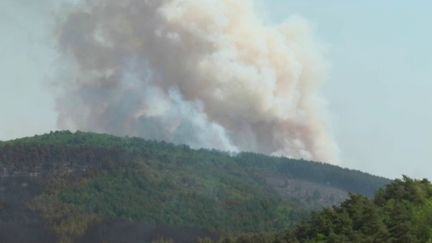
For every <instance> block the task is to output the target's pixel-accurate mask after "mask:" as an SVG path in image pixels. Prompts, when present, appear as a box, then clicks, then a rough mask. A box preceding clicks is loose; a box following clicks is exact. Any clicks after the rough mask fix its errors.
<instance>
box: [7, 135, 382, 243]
mask: <svg viewBox="0 0 432 243" xmlns="http://www.w3.org/2000/svg"><path fill="white" fill-rule="evenodd" d="M388 183H390V181H389V180H388V179H385V178H382V177H377V176H373V175H369V174H366V173H363V172H360V171H354V170H348V169H343V168H340V167H337V166H333V165H329V164H323V163H317V162H311V161H303V160H295V159H288V158H281V157H271V156H265V155H261V154H254V153H239V154H229V153H225V152H220V151H216V150H207V149H200V150H193V149H191V148H189V147H188V146H185V145H173V144H169V143H165V142H155V141H147V140H144V139H140V138H129V137H115V136H111V135H104V134H95V133H84V132H76V133H71V132H69V131H62V132H52V133H50V134H45V135H41V136H34V137H29V138H22V139H17V140H11V141H6V142H0V242H29V243H30V242H55V241H60V242H73V241H77V242H118V241H117V240H116V239H113V237H114V236H116V237H120V238H118V239H125V242H142V239H146V240H145V241H148V242H151V241H153V240H156V239H158V238H161V237H165V238H172V239H175V240H176V242H193V239H196V238H197V237H205V236H208V237H210V238H212V237H213V238H215V237H217V236H218V235H220V234H226V233H247V232H251V233H257V232H279V231H282V230H285V229H287V228H290V227H292V226H293V225H294V224H296V223H298V222H299V221H300V220H302V219H304V218H305V217H307V215H309V212H310V211H311V210H314V209H319V208H322V207H327V206H331V205H337V204H339V203H340V202H342V201H343V200H345V199H347V198H348V193H349V192H352V193H357V194H361V195H364V196H366V197H372V196H373V195H374V194H375V192H376V191H377V190H378V189H380V188H382V187H383V186H384V185H386V184H388ZM140 239H141V240H140ZM2 240H3V241H2Z"/></svg>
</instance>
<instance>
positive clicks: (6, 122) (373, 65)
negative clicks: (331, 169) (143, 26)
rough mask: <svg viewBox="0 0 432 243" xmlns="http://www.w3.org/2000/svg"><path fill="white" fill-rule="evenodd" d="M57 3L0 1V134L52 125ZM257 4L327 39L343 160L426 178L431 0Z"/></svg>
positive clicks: (431, 113)
mask: <svg viewBox="0 0 432 243" xmlns="http://www.w3.org/2000/svg"><path fill="white" fill-rule="evenodd" d="M63 1H65V0H63ZM69 1H70V0H69ZM59 2H60V1H54V0H40V1H34V0H2V1H0V72H1V79H0V112H1V113H0V114H1V116H0V140H6V139H10V138H15V137H21V136H28V135H33V134H35V133H44V132H47V131H49V130H54V129H56V126H55V123H56V114H55V112H54V102H53V97H52V95H51V93H52V92H51V90H50V89H48V88H47V87H46V86H47V84H46V82H47V80H48V81H49V80H50V79H52V78H54V76H55V70H57V69H58V67H57V63H56V52H55V51H54V50H53V49H52V48H51V46H52V38H51V37H50V35H51V27H52V26H51V21H52V20H53V19H52V18H51V17H50V16H51V14H50V12H51V10H52V7H53V5H54V4H56V5H58V3H59ZM256 2H257V3H258V4H259V6H260V8H259V9H260V11H261V13H260V14H262V15H263V16H264V18H266V21H267V22H269V23H278V22H280V21H282V20H283V19H286V18H287V17H289V16H292V15H293V14H295V15H300V16H302V17H304V18H306V19H307V20H309V22H310V23H311V24H312V25H313V26H314V28H315V30H316V31H315V33H316V37H317V38H318V39H319V40H321V42H322V43H323V45H324V46H325V47H326V49H327V54H326V57H327V59H328V60H329V62H330V63H331V66H332V69H331V73H330V77H329V80H328V81H327V83H326V84H325V85H324V87H323V96H324V97H325V98H326V99H327V100H328V102H329V109H330V113H331V119H332V126H333V132H334V136H335V138H336V140H337V143H338V144H339V146H340V149H341V161H342V162H341V165H342V166H344V167H350V168H355V169H361V170H364V171H367V172H371V173H374V174H379V175H384V176H388V177H392V178H393V177H397V176H400V175H401V174H407V175H410V176H415V177H429V178H432V176H430V173H429V171H432V163H431V162H432V128H431V125H430V124H432V109H429V105H430V104H432V95H430V92H432V47H431V43H432V30H431V27H430V24H431V23H432V15H431V14H430V9H432V2H430V1H419V0H418V1H405V0H381V1H372V0H368V1H346V0H327V1H323V0H265V1H264V0H256Z"/></svg>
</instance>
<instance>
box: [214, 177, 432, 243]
mask: <svg viewBox="0 0 432 243" xmlns="http://www.w3.org/2000/svg"><path fill="white" fill-rule="evenodd" d="M206 242H211V241H206ZM218 242H224V243H241V242H251V243H258V242H259V243H276V242H278V243H300V242H308V243H318V242H320V243H343V242H356V243H374V242H380V243H407V242H408V243H428V242H432V184H431V183H430V182H429V181H428V180H421V181H420V180H413V179H410V178H407V177H404V178H403V179H402V180H396V181H394V182H393V183H391V184H389V185H388V186H387V187H386V188H385V189H383V190H380V191H379V192H378V193H377V195H376V196H375V198H374V199H368V198H366V197H364V196H361V195H356V194H351V195H350V197H349V198H348V199H347V200H346V201H344V202H343V203H342V204H341V205H340V206H333V207H330V208H326V209H323V210H322V211H320V212H316V213H313V214H312V215H311V217H310V218H308V219H307V220H305V221H304V222H302V223H300V224H299V225H297V226H295V227H293V228H291V229H287V231H286V232H285V233H281V234H279V235H278V234H249V235H247V234H245V235H241V236H237V237H229V238H225V239H222V240H220V241H218Z"/></svg>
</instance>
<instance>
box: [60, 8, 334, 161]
mask: <svg viewBox="0 0 432 243" xmlns="http://www.w3.org/2000/svg"><path fill="white" fill-rule="evenodd" d="M58 43H59V49H60V51H61V55H62V57H63V58H64V59H65V60H69V61H70V63H72V64H73V75H71V74H70V73H69V74H68V75H65V76H67V78H66V79H62V80H61V82H58V85H59V86H60V88H61V93H60V95H59V98H58V99H57V109H58V114H59V118H58V123H59V126H60V127H61V128H68V129H83V130H92V131H99V132H108V133H112V134H117V135H134V136H140V137H144V138H149V139H157V140H165V141H169V142H174V143H185V144H189V145H191V146H192V147H207V148H217V149H223V150H229V151H243V150H246V151H255V152H262V153H266V154H279V155H286V156H289V157H295V158H305V159H314V160H320V161H327V162H336V160H337V158H336V151H337V148H336V146H335V144H334V142H333V141H332V139H331V138H330V137H329V135H328V134H327V131H326V127H325V124H324V123H323V121H322V119H321V118H320V113H319V112H318V111H319V110H320V109H319V108H320V106H319V103H320V102H319V100H320V99H319V97H318V96H317V94H316V90H317V87H318V84H319V83H320V81H322V80H323V79H324V78H325V75H326V65H325V63H324V62H323V61H322V58H321V56H320V53H319V51H318V48H317V47H316V45H315V44H314V43H313V41H312V38H311V34H310V31H309V28H308V26H307V24H305V22H304V21H302V20H301V19H299V18H297V19H291V20H289V21H287V22H286V23H284V24H282V25H278V26H268V25H265V24H263V22H262V21H261V20H260V19H259V18H258V17H257V16H256V14H255V12H254V9H253V6H252V3H251V0H122V1H119V0H92V1H87V2H85V3H83V4H81V5H80V6H79V7H76V8H75V9H74V10H73V11H71V12H70V13H68V14H67V16H66V18H65V19H64V21H62V22H61V23H60V25H59V32H58Z"/></svg>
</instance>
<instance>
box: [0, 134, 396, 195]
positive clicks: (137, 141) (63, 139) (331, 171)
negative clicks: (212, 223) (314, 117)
mask: <svg viewBox="0 0 432 243" xmlns="http://www.w3.org/2000/svg"><path fill="white" fill-rule="evenodd" d="M0 149H1V153H0V163H1V162H2V161H3V163H6V162H7V161H15V162H19V161H20V160H21V161H23V163H21V164H18V163H15V165H16V166H28V164H27V163H25V160H26V158H25V156H28V157H31V156H32V152H36V153H37V154H38V156H44V154H43V152H44V151H43V150H45V151H48V150H49V149H54V150H55V151H54V152H55V153H56V154H54V155H53V154H51V155H50V156H57V158H56V159H63V160H77V159H75V158H73V156H85V154H87V155H88V156H90V157H88V158H82V157H80V158H78V159H79V160H81V161H78V162H83V160H89V159H91V158H92V157H91V156H92V155H93V157H95V158H96V157H98V156H102V153H111V154H110V156H106V157H110V158H104V160H112V161H115V160H117V161H118V162H121V161H124V160H125V159H126V160H130V161H132V160H135V159H137V158H139V159H143V158H145V159H158V160H168V161H172V160H177V162H186V163H188V162H191V163H192V162H193V163H203V164H206V165H212V166H214V165H216V162H217V163H220V164H226V163H232V164H236V165H238V166H240V167H241V166H245V167H246V168H247V169H254V170H260V171H266V172H277V173H278V174H282V175H284V176H286V175H288V176H290V177H293V178H301V179H305V180H308V181H313V182H316V183H322V184H326V185H328V186H332V187H336V188H339V189H341V190H344V191H349V192H353V193H359V194H362V195H367V196H373V194H374V192H375V191H376V190H377V189H378V188H380V187H381V186H383V185H385V184H387V183H388V182H389V180H387V179H385V178H382V177H377V176H372V175H369V174H367V173H364V172H361V171H356V170H349V169H345V168H341V167H338V166H334V165H330V164H326V163H319V162H312V161H305V160H298V159H289V158H285V157H273V156H266V155H262V154H256V153H248V152H244V153H239V154H235V155H234V154H230V153H227V152H221V151H217V150H208V149H199V150H193V149H191V148H190V147H188V146H186V145H174V144H170V143H166V142H158V141H149V140H145V139H142V138H136V137H132V138H129V137H116V136H112V135H106V134H96V133H86V132H79V131H78V132H76V133H72V132H69V131H59V132H51V133H50V134H45V135H39V136H34V137H28V138H21V139H17V140H11V141H7V142H2V143H0ZM20 149H23V150H28V151H25V152H26V153H25V154H24V153H22V154H21V155H20V153H19V152H18V150H20ZM61 150H63V151H61ZM68 151H72V152H74V153H73V155H68V154H67V152H68ZM77 151H79V152H80V153H81V154H76V152H77ZM48 152H49V151H48ZM98 152H100V153H98ZM8 153H11V154H8ZM114 154H116V155H115V156H114ZM8 156H9V157H8ZM14 156H15V157H14ZM61 156H64V157H67V156H69V158H61ZM34 159H40V158H38V157H36V158H35V157H33V160H34ZM46 159H48V160H50V159H49V158H46ZM98 160H100V158H99V157H98ZM85 162H88V161H85Z"/></svg>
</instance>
